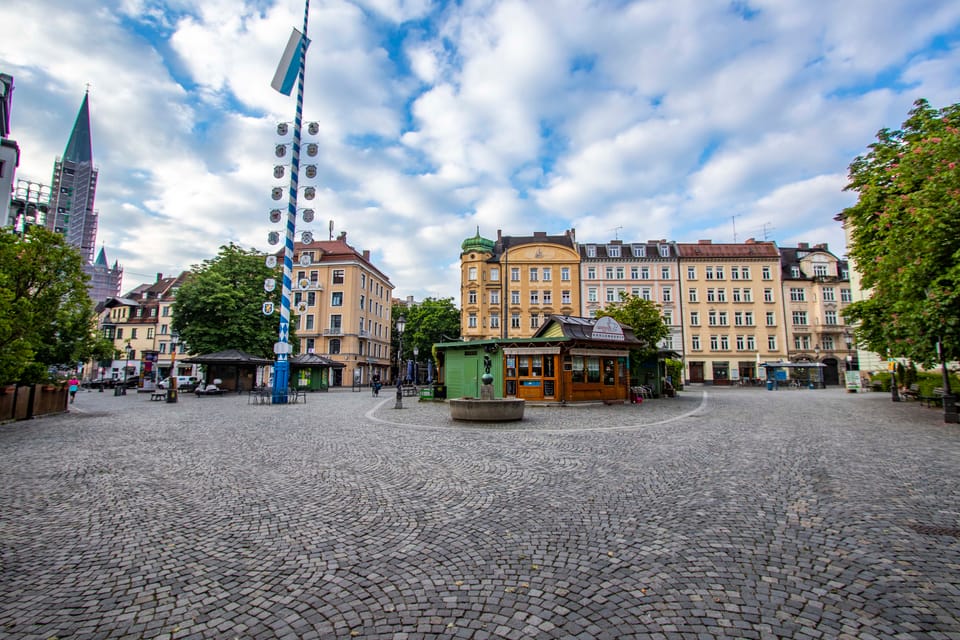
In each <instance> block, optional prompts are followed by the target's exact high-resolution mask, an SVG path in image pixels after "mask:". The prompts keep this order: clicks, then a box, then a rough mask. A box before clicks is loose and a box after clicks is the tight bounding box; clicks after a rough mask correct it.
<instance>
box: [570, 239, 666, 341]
mask: <svg viewBox="0 0 960 640" xmlns="http://www.w3.org/2000/svg"><path fill="white" fill-rule="evenodd" d="M580 260H581V263H580V283H581V285H580V286H581V294H580V295H581V299H582V300H583V310H582V313H581V314H578V315H584V316H587V317H590V318H593V317H596V315H597V312H599V311H600V310H601V309H603V308H604V307H606V306H607V305H608V304H611V303H614V302H618V301H619V300H620V294H623V293H625V294H628V295H633V296H636V297H638V298H643V299H644V300H650V301H651V302H655V303H656V304H657V306H659V307H660V310H661V314H662V317H663V321H664V323H665V324H666V325H667V327H669V329H670V334H669V335H668V336H667V337H666V338H664V339H663V340H662V341H661V342H660V344H659V345H658V346H659V348H660V350H661V351H678V352H679V351H681V350H682V348H683V328H682V317H681V313H680V303H679V294H680V273H679V269H678V263H677V249H676V243H675V242H668V241H666V240H650V241H647V242H630V243H624V242H623V241H622V240H611V241H609V242H606V243H602V244H598V243H585V244H581V245H580Z"/></svg>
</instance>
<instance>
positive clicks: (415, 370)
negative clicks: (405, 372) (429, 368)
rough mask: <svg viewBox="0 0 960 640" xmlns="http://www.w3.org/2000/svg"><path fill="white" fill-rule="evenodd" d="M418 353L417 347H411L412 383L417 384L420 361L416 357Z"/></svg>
mask: <svg viewBox="0 0 960 640" xmlns="http://www.w3.org/2000/svg"><path fill="white" fill-rule="evenodd" d="M419 355H420V349H418V348H417V347H414V348H413V384H419V380H420V376H419V373H420V361H419V360H418V359H417V357H418V356H419Z"/></svg>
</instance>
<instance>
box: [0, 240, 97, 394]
mask: <svg viewBox="0 0 960 640" xmlns="http://www.w3.org/2000/svg"><path fill="white" fill-rule="evenodd" d="M82 265H83V261H82V258H81V257H80V253H79V252H78V251H77V250H76V249H75V248H74V247H72V246H70V245H69V244H67V241H66V239H65V238H64V237H63V236H62V235H61V234H59V233H54V232H52V231H48V230H47V229H45V228H44V227H42V226H36V225H35V226H31V227H30V228H29V229H27V231H26V232H25V234H24V235H22V236H21V235H19V234H18V233H16V232H15V231H14V230H13V229H12V228H5V229H0V383H3V384H9V383H12V382H21V383H32V382H39V381H42V380H44V379H46V378H47V371H48V369H49V368H50V367H58V368H68V367H75V366H76V365H77V363H78V362H81V361H85V360H87V359H89V358H91V357H103V356H104V355H107V356H108V357H109V356H112V354H113V350H112V347H109V345H108V343H107V342H106V341H105V340H104V339H103V338H102V337H100V336H99V335H98V334H97V332H96V324H95V321H94V320H95V318H94V311H93V303H92V302H91V301H90V297H89V295H88V293H87V279H88V278H87V275H86V274H85V273H83V268H82Z"/></svg>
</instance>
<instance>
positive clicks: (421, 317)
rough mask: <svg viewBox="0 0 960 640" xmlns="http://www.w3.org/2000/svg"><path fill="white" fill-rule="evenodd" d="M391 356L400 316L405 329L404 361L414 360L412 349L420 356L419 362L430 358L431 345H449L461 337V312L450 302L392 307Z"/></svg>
mask: <svg viewBox="0 0 960 640" xmlns="http://www.w3.org/2000/svg"><path fill="white" fill-rule="evenodd" d="M391 314H392V316H391V317H392V319H393V352H394V353H396V352H397V347H398V345H397V342H396V339H397V331H396V327H397V318H399V317H400V315H401V314H403V316H404V318H405V319H406V323H407V324H406V328H405V329H404V333H403V354H402V356H401V358H402V359H403V360H407V359H409V358H412V357H413V348H414V347H416V348H417V350H418V352H419V358H420V359H421V360H425V359H426V358H428V357H431V356H430V354H431V353H432V348H433V345H434V344H435V343H437V342H449V341H451V340H456V339H457V338H458V337H459V336H460V311H459V310H458V309H457V308H456V307H455V306H453V298H426V299H424V300H423V302H420V303H418V304H413V305H409V306H407V305H401V304H395V305H393V309H392V310H391Z"/></svg>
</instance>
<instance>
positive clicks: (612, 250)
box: [607, 244, 620, 258]
mask: <svg viewBox="0 0 960 640" xmlns="http://www.w3.org/2000/svg"><path fill="white" fill-rule="evenodd" d="M607 257H608V258H619V257H620V246H619V245H616V244H608V245H607Z"/></svg>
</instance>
